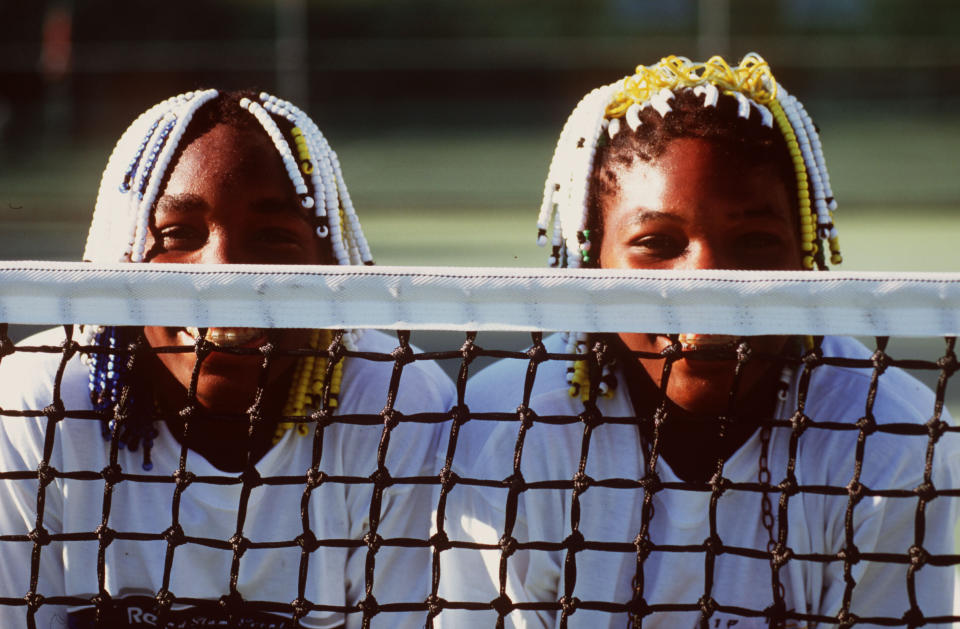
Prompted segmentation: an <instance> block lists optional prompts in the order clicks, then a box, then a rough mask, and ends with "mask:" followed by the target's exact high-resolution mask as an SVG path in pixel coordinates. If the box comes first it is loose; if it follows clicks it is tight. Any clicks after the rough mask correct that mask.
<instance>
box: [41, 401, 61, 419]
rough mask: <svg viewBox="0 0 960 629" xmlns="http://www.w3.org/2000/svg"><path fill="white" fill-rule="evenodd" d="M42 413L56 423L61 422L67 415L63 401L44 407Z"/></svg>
mask: <svg viewBox="0 0 960 629" xmlns="http://www.w3.org/2000/svg"><path fill="white" fill-rule="evenodd" d="M42 412H43V414H44V415H46V417H47V419H49V420H50V421H52V422H54V423H57V422H59V421H60V420H61V419H63V418H64V416H65V415H66V414H67V413H66V411H64V410H63V401H62V400H56V401H54V403H53V404H50V405H49V406H46V407H44V409H43V411H42Z"/></svg>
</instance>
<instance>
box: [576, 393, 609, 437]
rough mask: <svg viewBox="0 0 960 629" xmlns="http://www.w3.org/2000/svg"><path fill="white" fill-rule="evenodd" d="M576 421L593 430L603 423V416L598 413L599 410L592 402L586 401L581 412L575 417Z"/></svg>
mask: <svg viewBox="0 0 960 629" xmlns="http://www.w3.org/2000/svg"><path fill="white" fill-rule="evenodd" d="M577 419H579V420H580V421H581V422H583V424H584V425H585V426H587V428H590V429H591V430H593V429H594V428H596V427H597V426H599V425H600V424H602V423H603V414H602V413H600V409H598V408H597V405H596V403H594V402H593V400H587V401H586V402H584V404H583V412H582V413H580V415H578V416H577Z"/></svg>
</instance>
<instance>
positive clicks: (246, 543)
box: [227, 533, 250, 557]
mask: <svg viewBox="0 0 960 629" xmlns="http://www.w3.org/2000/svg"><path fill="white" fill-rule="evenodd" d="M227 541H228V542H229V543H230V548H232V549H233V552H234V553H235V554H236V555H237V557H243V554H244V553H245V552H247V549H248V548H250V540H249V539H247V538H246V537H244V536H243V535H240V534H239V533H238V534H236V535H234V536H233V537H231V538H230V539H229V540H227Z"/></svg>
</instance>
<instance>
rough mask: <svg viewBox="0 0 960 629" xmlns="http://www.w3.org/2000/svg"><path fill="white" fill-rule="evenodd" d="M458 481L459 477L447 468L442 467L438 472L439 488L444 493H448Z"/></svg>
mask: <svg viewBox="0 0 960 629" xmlns="http://www.w3.org/2000/svg"><path fill="white" fill-rule="evenodd" d="M459 479H460V477H459V476H457V473H456V472H454V471H453V470H451V469H450V468H449V467H448V466H444V467H443V469H442V470H440V487H441V489H443V492H444V493H449V492H450V491H451V490H452V489H453V487H454V485H456V484H457V481H458V480H459Z"/></svg>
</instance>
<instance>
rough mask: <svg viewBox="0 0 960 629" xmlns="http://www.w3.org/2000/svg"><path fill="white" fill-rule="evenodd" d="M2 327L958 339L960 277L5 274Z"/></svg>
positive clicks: (260, 271)
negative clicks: (84, 325)
mask: <svg viewBox="0 0 960 629" xmlns="http://www.w3.org/2000/svg"><path fill="white" fill-rule="evenodd" d="M0 321H5V322H7V323H12V324H43V325H53V324H73V323H82V322H89V323H96V324H99V325H176V324H183V325H197V326H204V325H218V326H248V327H283V328H354V329H356V328H380V329H393V330H458V331H484V330H504V331H510V330H513V331H531V330H536V331H545V332H546V331H567V330H580V331H583V332H609V331H620V332H648V331H651V330H654V331H657V332H662V333H682V332H690V331H697V332H699V333H726V334H742V335H760V334H810V335H818V334H827V333H829V334H849V335H871V336H874V335H890V336H912V337H918V336H944V335H956V334H958V333H960V273H891V272H885V273H880V272H837V271H831V272H829V273H826V272H810V271H696V272H686V271H685V272H678V271H650V270H619V269H602V270H597V269H520V268H494V267H489V268H486V267H477V268H473V267H447V268H439V267H401V266H381V267H372V268H371V267H359V266H358V267H342V266H257V265H229V266H216V265H194V264H191V265H179V264H163V265H132V264H114V265H93V264H89V263H68V262H66V263H65V262H30V261H13V262H2V263H0Z"/></svg>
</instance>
